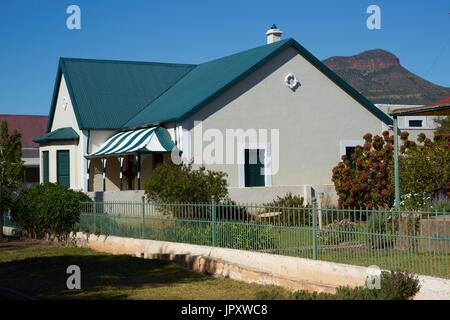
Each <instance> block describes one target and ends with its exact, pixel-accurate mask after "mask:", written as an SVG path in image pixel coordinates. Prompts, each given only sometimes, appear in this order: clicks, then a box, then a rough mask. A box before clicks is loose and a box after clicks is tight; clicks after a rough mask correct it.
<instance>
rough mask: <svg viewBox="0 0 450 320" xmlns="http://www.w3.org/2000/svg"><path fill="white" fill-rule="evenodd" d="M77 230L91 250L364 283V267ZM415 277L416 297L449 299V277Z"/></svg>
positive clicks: (250, 278)
mask: <svg viewBox="0 0 450 320" xmlns="http://www.w3.org/2000/svg"><path fill="white" fill-rule="evenodd" d="M76 236H77V244H78V245H79V246H83V247H88V248H91V249H93V250H96V251H101V252H108V253H112V254H131V255H136V256H138V257H144V258H163V259H170V260H176V261H178V262H180V261H179V260H180V259H184V261H182V262H183V263H184V264H186V265H188V264H190V265H191V266H192V267H193V269H195V270H197V271H208V272H209V273H212V274H216V275H222V276H227V277H230V278H233V279H237V280H241V281H246V282H257V283H267V284H276V285H281V286H286V287H288V288H291V289H306V290H316V291H327V292H332V291H333V290H334V289H335V288H336V287H338V286H346V285H348V286H360V285H364V284H365V280H366V277H367V268H365V267H359V266H353V265H345V264H340V263H333V262H326V261H319V260H310V259H303V258H297V257H288V256H281V255H274V254H267V253H259V252H254V251H244V250H235V249H225V248H216V247H208V246H199V245H192V244H186V243H175V242H164V241H155V240H145V239H134V238H122V237H116V236H95V235H87V234H84V233H77V235H76ZM419 279H420V282H421V290H420V293H419V294H418V295H417V296H416V297H415V299H446V300H450V280H447V279H440V278H434V277H428V276H419Z"/></svg>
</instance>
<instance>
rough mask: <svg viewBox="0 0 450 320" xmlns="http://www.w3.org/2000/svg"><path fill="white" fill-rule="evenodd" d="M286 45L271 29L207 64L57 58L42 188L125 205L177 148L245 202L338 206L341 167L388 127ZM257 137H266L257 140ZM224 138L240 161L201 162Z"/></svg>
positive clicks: (312, 60)
mask: <svg viewBox="0 0 450 320" xmlns="http://www.w3.org/2000/svg"><path fill="white" fill-rule="evenodd" d="M280 36H281V31H280V30H279V29H277V28H276V27H273V28H272V29H270V30H269V31H268V32H267V39H268V44H266V45H262V46H260V47H257V48H253V49H250V50H247V51H243V52H239V53H236V54H233V55H230V56H226V57H223V58H220V59H217V60H213V61H209V62H206V63H202V64H199V65H186V64H165V63H153V62H132V61H104V60H86V59H72V58H61V59H60V61H59V65H58V72H57V78H56V83H55V89H54V93H53V100H52V104H51V109H50V114H49V123H48V128H47V133H46V134H45V135H44V136H41V137H39V138H38V139H37V141H39V142H40V146H41V147H40V155H41V162H42V164H43V165H42V166H41V173H40V176H41V181H51V182H59V183H62V184H65V185H67V186H68V187H70V188H73V189H78V190H83V191H86V192H88V191H89V192H92V191H93V192H104V193H103V196H104V197H105V199H106V198H108V197H110V198H109V199H111V197H112V195H111V194H114V197H116V198H117V199H119V198H120V199H123V197H124V195H125V194H127V193H126V192H117V191H120V190H122V191H126V190H141V189H143V185H144V181H145V180H146V179H147V178H148V177H149V176H150V175H151V173H152V170H153V169H154V168H155V166H157V165H158V163H161V162H163V161H170V158H171V154H170V152H171V150H172V149H173V147H174V146H176V147H177V148H178V149H179V150H180V151H181V152H182V156H183V157H184V158H185V159H189V160H193V161H194V163H200V162H202V163H204V164H205V165H206V167H207V168H208V169H212V170H221V171H224V172H226V173H227V174H228V182H229V187H230V194H231V196H232V198H234V199H235V200H237V201H255V202H261V201H269V200H272V199H273V198H274V197H275V196H276V195H282V194H284V193H286V192H287V191H291V192H295V193H297V194H301V195H304V196H305V197H307V198H310V197H311V196H312V194H313V195H314V193H315V194H316V195H317V193H322V192H324V193H325V194H327V195H329V196H330V197H331V198H332V197H333V195H334V187H333V185H332V182H331V175H332V173H331V170H332V168H333V167H334V166H335V165H336V164H337V162H338V161H339V160H340V157H341V156H342V155H343V154H346V153H347V154H348V153H350V152H351V150H352V148H353V147H354V146H355V145H357V144H361V143H362V137H363V135H364V134H365V133H367V132H371V133H374V134H379V133H381V132H382V130H383V128H385V127H386V126H390V125H391V124H392V120H391V119H390V118H389V117H388V116H387V115H386V114H385V113H384V112H382V111H381V110H380V109H379V108H377V107H376V106H375V105H373V104H372V103H371V102H369V101H368V100H367V99H366V98H365V97H363V96H362V95H361V94H359V93H358V92H357V91H356V90H355V89H353V88H352V87H351V86H350V85H349V84H347V83H346V82H345V81H344V80H342V79H341V78H340V77H339V76H337V75H336V74H335V73H334V72H333V71H331V70H330V69H329V68H327V67H326V66H325V65H324V64H323V63H321V62H320V61H319V60H318V59H317V58H316V57H314V56H313V55H312V54H311V53H310V52H309V51H307V50H306V49H305V48H303V47H302V46H301V45H300V44H299V43H298V42H296V41H295V40H294V39H286V40H281V39H280ZM200 128H201V130H200ZM249 130H250V131H249ZM252 130H253V131H255V130H256V132H258V134H259V133H261V132H264V131H266V132H267V133H268V134H267V135H266V136H264V135H262V136H260V135H258V139H257V140H252V139H251V137H249V135H251V132H253V131H252ZM227 131H228V133H230V132H231V133H234V134H235V136H233V139H234V140H235V141H234V142H235V143H234V149H233V153H234V154H233V155H232V156H231V155H230V153H229V150H225V149H223V151H220V150H219V149H217V148H216V150H215V151H214V152H213V153H212V154H213V158H214V159H215V160H217V159H218V158H220V156H218V155H221V156H222V158H227V156H229V158H230V159H231V158H233V159H234V160H233V161H231V160H230V159H229V160H230V161H224V162H220V161H215V162H214V161H213V163H211V161H209V162H208V161H203V160H202V159H200V160H202V161H199V157H200V158H201V157H202V153H201V152H198V150H199V149H200V150H203V152H204V153H205V152H206V153H208V152H209V151H210V150H211V147H212V145H213V146H217V145H219V144H220V143H219V142H221V141H219V140H220V139H219V138H218V137H219V136H220V134H222V135H223V137H225V138H226V137H227ZM242 132H244V137H243V136H242V135H239V134H237V133H242ZM196 134H200V138H201V140H200V145H199V143H198V139H197V140H196V137H195V135H196ZM246 134H247V135H246ZM222 142H223V141H222ZM227 142H229V141H227ZM224 143H225V142H224ZM217 150H219V151H217ZM221 150H222V149H221ZM207 151H208V152H207ZM221 152H223V154H220V153H221ZM218 153H219V154H218ZM254 159H256V160H259V161H256V162H255V161H252V160H254ZM274 159H277V163H275V161H274ZM128 194H133V195H134V194H139V192H138V193H136V192H134V193H128ZM121 197H122V198H121ZM130 197H131V196H130Z"/></svg>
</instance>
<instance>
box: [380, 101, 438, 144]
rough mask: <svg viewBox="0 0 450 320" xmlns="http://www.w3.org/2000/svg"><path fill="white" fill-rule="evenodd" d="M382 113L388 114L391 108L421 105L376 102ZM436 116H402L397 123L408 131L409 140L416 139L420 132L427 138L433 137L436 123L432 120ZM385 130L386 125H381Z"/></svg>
mask: <svg viewBox="0 0 450 320" xmlns="http://www.w3.org/2000/svg"><path fill="white" fill-rule="evenodd" d="M377 107H378V108H380V109H381V110H382V111H383V112H384V113H386V114H389V113H390V112H392V111H393V110H397V109H405V108H406V109H414V108H420V107H423V105H406V104H377ZM436 118H437V117H436V116H403V117H399V119H398V121H399V122H398V125H399V129H400V130H402V131H407V132H408V133H409V140H412V141H416V139H417V136H418V135H419V134H420V133H422V132H423V133H425V135H426V136H427V137H429V138H433V134H434V130H435V129H436V123H435V122H434V120H435V119H436ZM383 128H384V129H385V130H388V129H389V128H388V126H386V125H383Z"/></svg>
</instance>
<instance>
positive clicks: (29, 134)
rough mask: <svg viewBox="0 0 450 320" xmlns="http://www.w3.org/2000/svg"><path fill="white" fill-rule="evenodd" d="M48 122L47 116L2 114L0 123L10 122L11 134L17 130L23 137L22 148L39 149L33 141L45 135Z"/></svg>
mask: <svg viewBox="0 0 450 320" xmlns="http://www.w3.org/2000/svg"><path fill="white" fill-rule="evenodd" d="M47 120H48V117H47V116H37V115H15V114H14V115H13V114H0V122H1V121H6V122H8V129H9V132H10V133H12V132H13V130H17V131H18V132H20V134H21V135H22V148H39V145H38V144H37V143H35V142H34V141H33V139H34V138H35V137H36V136H40V135H42V134H44V133H45V130H46V128H47Z"/></svg>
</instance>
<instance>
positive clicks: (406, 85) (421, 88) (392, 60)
mask: <svg viewBox="0 0 450 320" xmlns="http://www.w3.org/2000/svg"><path fill="white" fill-rule="evenodd" d="M323 62H324V63H325V64H326V65H327V66H328V67H329V68H330V69H331V70H333V71H334V72H336V73H337V74H338V75H339V76H340V77H342V78H343V79H344V80H345V81H347V82H348V83H349V84H350V85H352V86H353V87H354V88H355V89H357V90H358V91H359V92H360V93H362V94H363V95H364V96H365V97H366V98H367V99H369V100H370V101H372V102H373V103H390V104H426V103H429V102H431V101H434V100H438V99H440V98H442V97H444V96H446V95H449V94H450V88H445V87H441V86H439V85H436V84H434V83H431V82H429V81H427V80H425V79H422V78H421V77H419V76H417V75H415V74H414V73H412V72H410V71H409V70H407V69H405V68H404V67H402V66H401V65H400V60H399V58H398V57H396V56H395V55H394V54H392V53H390V52H388V51H385V50H381V49H375V50H369V51H364V52H362V53H360V54H357V55H354V56H349V57H331V58H328V59H326V60H324V61H323Z"/></svg>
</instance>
